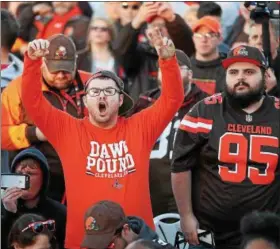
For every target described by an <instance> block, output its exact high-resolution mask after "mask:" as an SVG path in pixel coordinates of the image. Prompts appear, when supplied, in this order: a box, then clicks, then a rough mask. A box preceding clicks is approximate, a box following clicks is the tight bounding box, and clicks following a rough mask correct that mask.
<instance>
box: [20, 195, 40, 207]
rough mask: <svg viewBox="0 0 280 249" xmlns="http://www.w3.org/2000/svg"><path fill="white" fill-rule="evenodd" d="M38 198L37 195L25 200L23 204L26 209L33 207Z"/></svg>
mask: <svg viewBox="0 0 280 249" xmlns="http://www.w3.org/2000/svg"><path fill="white" fill-rule="evenodd" d="M39 200H40V197H39V196H38V197H37V198H35V199H33V200H27V201H25V202H24V206H25V207H27V208H28V209H31V208H34V207H36V206H37V204H38V203H39Z"/></svg>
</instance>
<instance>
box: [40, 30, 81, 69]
mask: <svg viewBox="0 0 280 249" xmlns="http://www.w3.org/2000/svg"><path fill="white" fill-rule="evenodd" d="M48 40H49V42H50V46H49V54H48V55H46V56H45V58H46V65H47V68H48V70H49V71H50V72H51V73H55V72H58V71H66V72H69V73H74V72H75V70H76V61H77V54H76V47H75V44H74V42H73V41H72V40H71V38H69V37H67V36H65V35H63V34H57V35H53V36H51V37H50V38H49V39H48Z"/></svg>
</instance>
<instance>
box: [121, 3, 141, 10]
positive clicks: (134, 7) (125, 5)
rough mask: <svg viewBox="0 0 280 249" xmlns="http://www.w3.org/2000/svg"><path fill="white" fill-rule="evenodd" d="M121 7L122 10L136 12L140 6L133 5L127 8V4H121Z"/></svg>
mask: <svg viewBox="0 0 280 249" xmlns="http://www.w3.org/2000/svg"><path fill="white" fill-rule="evenodd" d="M122 7H123V8H124V9H128V8H130V9H132V10H138V9H139V8H140V5H137V4H135V5H130V6H129V5H128V4H127V3H123V4H122Z"/></svg>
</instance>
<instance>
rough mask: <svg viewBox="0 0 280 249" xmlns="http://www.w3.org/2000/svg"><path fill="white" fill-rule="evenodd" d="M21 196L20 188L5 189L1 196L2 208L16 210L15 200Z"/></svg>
mask: <svg viewBox="0 0 280 249" xmlns="http://www.w3.org/2000/svg"><path fill="white" fill-rule="evenodd" d="M21 196H22V189H20V188H17V187H12V188H8V189H6V191H5V192H4V195H3V196H2V197H1V199H2V203H3V206H4V208H5V209H6V210H7V211H9V212H11V213H16V212H17V200H18V198H20V197H21Z"/></svg>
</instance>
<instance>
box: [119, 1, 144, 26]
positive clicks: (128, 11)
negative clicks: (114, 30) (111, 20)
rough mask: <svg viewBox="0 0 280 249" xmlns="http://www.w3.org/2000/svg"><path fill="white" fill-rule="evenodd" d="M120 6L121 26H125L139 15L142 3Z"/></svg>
mask: <svg viewBox="0 0 280 249" xmlns="http://www.w3.org/2000/svg"><path fill="white" fill-rule="evenodd" d="M119 4H120V6H119V13H120V24H121V25H122V26H125V25H126V24H128V23H130V22H131V21H132V20H133V18H134V17H135V16H136V15H137V12H138V11H139V8H140V7H141V5H142V2H120V3H119Z"/></svg>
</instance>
